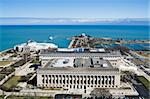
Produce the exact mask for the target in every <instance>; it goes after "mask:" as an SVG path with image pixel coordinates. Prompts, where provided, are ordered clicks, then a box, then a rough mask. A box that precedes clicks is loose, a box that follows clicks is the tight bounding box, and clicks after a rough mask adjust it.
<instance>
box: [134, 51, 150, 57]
mask: <svg viewBox="0 0 150 99" xmlns="http://www.w3.org/2000/svg"><path fill="white" fill-rule="evenodd" d="M137 54H139V55H141V56H144V57H150V53H146V52H141V51H137Z"/></svg>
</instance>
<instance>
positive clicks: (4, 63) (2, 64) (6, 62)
mask: <svg viewBox="0 0 150 99" xmlns="http://www.w3.org/2000/svg"><path fill="white" fill-rule="evenodd" d="M11 62H12V61H9V60H5V61H0V67H3V66H5V65H8V64H10V63H11Z"/></svg>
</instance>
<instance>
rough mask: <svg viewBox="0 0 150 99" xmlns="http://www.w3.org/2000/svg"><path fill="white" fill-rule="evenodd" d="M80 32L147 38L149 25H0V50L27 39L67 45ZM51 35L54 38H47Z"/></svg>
mask: <svg viewBox="0 0 150 99" xmlns="http://www.w3.org/2000/svg"><path fill="white" fill-rule="evenodd" d="M82 33H85V34H88V35H91V36H94V37H107V38H114V39H117V38H123V39H149V26H115V25H10V26H4V25H3V26H0V51H2V50H5V49H8V48H12V47H13V46H14V45H16V44H20V43H24V42H26V41H28V40H35V41H38V42H52V43H55V44H57V45H58V46H59V47H68V45H69V42H70V40H67V38H69V37H72V36H75V35H80V34H82ZM50 36H52V37H53V38H54V39H53V40H49V37H50Z"/></svg>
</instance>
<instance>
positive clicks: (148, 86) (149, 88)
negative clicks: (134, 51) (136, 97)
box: [138, 76, 150, 90]
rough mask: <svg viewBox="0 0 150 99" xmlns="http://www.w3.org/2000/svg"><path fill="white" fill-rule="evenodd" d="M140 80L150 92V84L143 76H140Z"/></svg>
mask: <svg viewBox="0 0 150 99" xmlns="http://www.w3.org/2000/svg"><path fill="white" fill-rule="evenodd" d="M138 80H139V81H140V82H141V83H142V84H143V85H144V86H145V87H146V88H147V89H148V90H150V82H149V81H148V80H147V79H146V78H145V77H143V76H138Z"/></svg>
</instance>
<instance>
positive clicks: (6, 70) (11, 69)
mask: <svg viewBox="0 0 150 99" xmlns="http://www.w3.org/2000/svg"><path fill="white" fill-rule="evenodd" d="M14 71H15V69H14V67H5V68H3V69H2V70H1V72H0V73H1V74H6V75H9V74H11V73H12V72H14Z"/></svg>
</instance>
